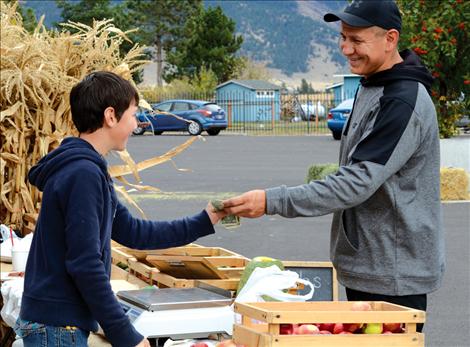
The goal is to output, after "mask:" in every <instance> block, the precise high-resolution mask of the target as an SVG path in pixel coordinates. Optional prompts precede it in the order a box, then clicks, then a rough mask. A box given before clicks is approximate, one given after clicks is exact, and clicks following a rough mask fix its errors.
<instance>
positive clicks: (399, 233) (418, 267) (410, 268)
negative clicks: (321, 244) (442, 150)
mask: <svg viewBox="0 0 470 347" xmlns="http://www.w3.org/2000/svg"><path fill="white" fill-rule="evenodd" d="M324 19H325V21H327V22H331V21H339V20H341V36H340V48H341V50H342V53H343V54H344V55H345V56H346V58H347V59H348V62H349V65H350V68H351V71H352V72H353V73H356V74H359V75H362V76H363V78H362V79H361V85H360V87H359V89H358V91H357V94H356V98H355V102H354V106H353V110H352V114H351V117H350V118H349V120H348V122H347V124H346V125H345V127H344V130H343V134H342V142H341V147H340V159H339V164H340V167H339V170H338V172H337V173H336V174H333V175H330V176H328V177H326V179H325V180H323V181H313V182H311V183H310V184H306V185H301V186H297V187H290V188H288V187H286V186H281V187H277V188H271V189H267V190H253V191H250V192H247V193H245V194H243V195H241V196H238V197H234V198H232V199H229V200H227V201H225V202H224V206H225V207H226V209H225V211H226V212H227V213H230V214H237V215H240V216H244V217H259V216H261V215H263V214H265V213H266V214H269V215H272V214H279V215H281V216H285V217H297V216H320V215H324V214H327V213H332V212H333V213H334V216H333V223H332V229H331V244H330V257H331V259H332V261H333V264H334V266H335V268H336V270H337V274H338V279H339V281H340V282H341V283H342V284H343V285H344V286H345V288H346V294H347V297H348V300H385V301H389V302H393V303H397V304H402V305H406V306H409V307H413V308H417V309H421V310H426V299H427V298H426V294H427V293H430V292H432V291H434V290H436V289H437V288H438V287H439V286H440V283H441V280H442V275H443V272H444V241H443V232H442V223H441V208H440V196H439V194H440V193H439V136H438V127H437V119H436V112H435V109H434V105H433V103H432V100H431V98H430V96H429V89H430V86H431V83H432V77H431V76H430V74H429V72H428V71H427V70H426V68H425V67H424V66H423V65H421V63H420V61H419V59H418V57H417V56H416V55H414V53H412V52H411V51H409V50H405V51H403V52H400V53H399V52H398V50H397V45H398V39H399V36H400V30H401V16H400V13H399V10H398V8H397V6H396V4H395V3H394V2H393V1H365V0H363V1H355V2H353V3H351V4H350V5H349V6H347V7H346V8H345V9H344V11H342V12H340V13H338V14H333V13H328V14H326V15H325V17H324ZM421 328H422V326H420V327H418V329H419V330H421Z"/></svg>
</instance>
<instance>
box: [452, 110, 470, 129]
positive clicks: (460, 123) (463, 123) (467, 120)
mask: <svg viewBox="0 0 470 347" xmlns="http://www.w3.org/2000/svg"><path fill="white" fill-rule="evenodd" d="M455 126H456V127H457V128H462V130H463V131H464V132H465V133H467V132H470V116H469V115H468V114H464V115H462V117H460V118H459V119H458V120H457V122H455Z"/></svg>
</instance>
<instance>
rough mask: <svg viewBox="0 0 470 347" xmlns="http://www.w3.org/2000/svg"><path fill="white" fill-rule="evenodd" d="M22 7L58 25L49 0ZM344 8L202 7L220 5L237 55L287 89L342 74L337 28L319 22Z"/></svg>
mask: <svg viewBox="0 0 470 347" xmlns="http://www.w3.org/2000/svg"><path fill="white" fill-rule="evenodd" d="M121 1H122V0H113V1H112V3H119V2H121ZM182 1H183V0H182ZM21 3H22V4H23V5H24V6H27V7H31V8H33V9H34V10H35V13H36V15H37V17H39V16H40V15H41V14H43V13H45V14H46V18H45V24H46V26H48V27H50V26H52V25H53V23H54V22H60V21H61V17H60V9H59V8H57V6H56V4H55V1H53V0H22V1H21ZM346 4H347V1H346V0H328V1H321V0H311V1H305V0H297V1H294V0H291V1H286V0H284V1H279V0H277V1H272V0H256V1H253V0H251V1H233V0H205V1H204V5H205V6H211V7H214V6H220V7H221V8H222V10H223V11H224V13H225V14H226V15H227V16H228V17H230V18H232V19H233V20H234V21H235V23H236V30H237V33H238V34H239V35H242V36H243V38H244V42H243V45H242V48H241V52H240V54H242V55H246V56H248V57H250V58H251V59H253V60H255V61H258V62H263V63H264V64H265V65H266V67H267V68H268V70H269V71H270V73H271V74H272V76H273V77H274V79H277V80H280V81H283V82H285V83H286V84H287V85H292V86H295V85H299V84H300V80H301V79H302V78H305V79H306V80H307V81H309V82H312V84H313V86H314V87H315V88H317V87H320V86H323V85H324V84H325V83H331V82H332V81H333V79H332V75H333V74H335V73H341V72H346V71H347V68H346V60H345V59H344V58H343V56H342V55H341V53H340V50H339V48H338V43H337V42H338V41H337V40H338V28H339V26H338V24H337V23H325V22H324V21H323V15H324V14H325V13H327V12H330V11H335V10H338V9H341V8H343V7H344V6H345V5H346Z"/></svg>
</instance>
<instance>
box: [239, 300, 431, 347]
mask: <svg viewBox="0 0 470 347" xmlns="http://www.w3.org/2000/svg"><path fill="white" fill-rule="evenodd" d="M370 303H371V306H372V307H373V309H374V311H352V310H351V307H352V304H353V302H347V301H342V302H339V301H329V302H299V303H296V302H262V303H235V305H234V309H235V312H237V313H239V314H241V315H242V319H241V324H236V325H235V326H234V333H233V338H234V340H235V342H236V343H240V344H245V345H247V346H250V347H294V346H295V347H299V346H312V347H344V346H347V347H378V346H380V347H424V334H422V333H417V332H416V323H422V322H424V321H425V312H424V311H419V310H414V309H410V308H408V307H404V306H399V305H394V304H389V303H386V302H370ZM262 322H266V323H262ZM282 323H403V324H404V325H405V332H404V333H396V334H389V335H387V334H377V335H372V334H350V335H320V334H317V335H280V334H279V327H280V324H282Z"/></svg>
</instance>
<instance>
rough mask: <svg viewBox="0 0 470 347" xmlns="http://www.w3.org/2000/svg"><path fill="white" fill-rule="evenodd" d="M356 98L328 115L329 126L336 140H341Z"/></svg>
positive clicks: (340, 105) (337, 107)
mask: <svg viewBox="0 0 470 347" xmlns="http://www.w3.org/2000/svg"><path fill="white" fill-rule="evenodd" d="M353 103H354V98H353V99H346V100H344V101H343V102H342V103H340V104H339V105H338V106H336V107H335V108H332V109H331V110H330V112H329V113H328V117H327V124H328V129H330V130H331V133H332V135H333V138H334V139H335V140H340V139H341V133H342V132H343V127H344V124H345V123H346V120H347V119H348V117H349V115H350V114H351V110H352V108H353Z"/></svg>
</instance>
